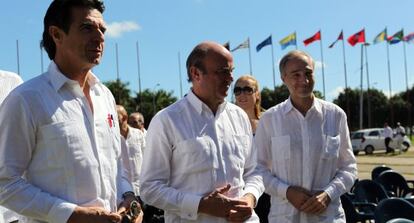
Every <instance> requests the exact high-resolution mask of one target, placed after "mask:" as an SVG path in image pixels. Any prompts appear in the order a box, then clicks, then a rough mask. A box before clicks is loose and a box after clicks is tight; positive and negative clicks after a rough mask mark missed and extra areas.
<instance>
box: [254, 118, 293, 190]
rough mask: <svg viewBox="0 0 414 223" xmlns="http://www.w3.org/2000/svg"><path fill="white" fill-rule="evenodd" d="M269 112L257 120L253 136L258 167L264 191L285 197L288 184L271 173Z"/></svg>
mask: <svg viewBox="0 0 414 223" xmlns="http://www.w3.org/2000/svg"><path fill="white" fill-rule="evenodd" d="M271 118H272V114H271V113H265V114H264V115H263V116H262V118H261V119H260V121H259V126H258V128H257V130H256V135H255V138H254V141H255V145H256V149H257V162H258V164H257V165H258V169H259V171H260V173H261V175H262V177H263V183H264V186H265V188H266V192H267V193H268V194H270V195H272V196H278V197H281V198H286V193H287V189H288V187H289V185H288V184H286V183H285V182H283V181H282V180H280V179H279V178H278V177H277V176H274V175H273V174H272V173H271V168H272V161H273V160H272V152H271V150H272V135H271V131H272V126H271V123H272V121H271Z"/></svg>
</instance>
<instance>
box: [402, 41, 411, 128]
mask: <svg viewBox="0 0 414 223" xmlns="http://www.w3.org/2000/svg"><path fill="white" fill-rule="evenodd" d="M402 42H403V50H404V69H405V85H406V91H407V105H408V126H411V104H410V91H409V90H408V88H409V87H408V69H407V52H406V48H405V41H404V40H402ZM410 132H411V131H410Z"/></svg>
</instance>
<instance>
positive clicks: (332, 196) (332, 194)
mask: <svg viewBox="0 0 414 223" xmlns="http://www.w3.org/2000/svg"><path fill="white" fill-rule="evenodd" d="M324 191H325V192H326V193H327V194H328V196H329V198H330V199H331V201H332V200H335V199H336V198H338V196H336V195H335V194H337V193H336V191H335V186H333V185H330V186H328V187H327V188H325V190H324Z"/></svg>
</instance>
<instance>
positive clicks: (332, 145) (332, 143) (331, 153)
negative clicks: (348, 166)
mask: <svg viewBox="0 0 414 223" xmlns="http://www.w3.org/2000/svg"><path fill="white" fill-rule="evenodd" d="M323 137H324V139H325V143H324V146H323V148H324V149H323V156H322V157H323V158H325V159H333V158H338V156H339V144H340V136H339V135H336V136H329V135H324V136H323Z"/></svg>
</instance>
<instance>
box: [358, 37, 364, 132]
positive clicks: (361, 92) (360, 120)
mask: <svg viewBox="0 0 414 223" xmlns="http://www.w3.org/2000/svg"><path fill="white" fill-rule="evenodd" d="M363 73H364V44H361V85H360V94H359V129H362V128H363V126H362V124H363V110H364V109H363V105H364V103H363V102H364V99H363V94H364V92H363V86H362V85H363Z"/></svg>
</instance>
